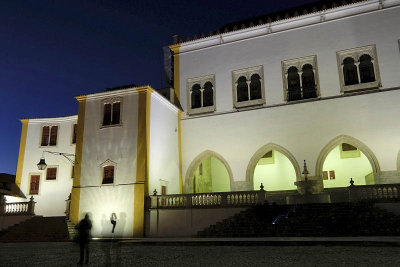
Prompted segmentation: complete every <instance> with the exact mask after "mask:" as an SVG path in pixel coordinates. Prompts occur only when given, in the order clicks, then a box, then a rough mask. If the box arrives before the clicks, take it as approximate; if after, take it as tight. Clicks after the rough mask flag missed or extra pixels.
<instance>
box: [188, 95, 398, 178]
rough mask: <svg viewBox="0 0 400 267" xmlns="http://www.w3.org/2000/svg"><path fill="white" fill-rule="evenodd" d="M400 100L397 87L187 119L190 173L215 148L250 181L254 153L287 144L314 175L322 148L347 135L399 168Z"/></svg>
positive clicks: (385, 164)
mask: <svg viewBox="0 0 400 267" xmlns="http://www.w3.org/2000/svg"><path fill="white" fill-rule="evenodd" d="M399 101H400V90H392V91H384V92H378V93H373V94H365V95H357V96H349V97H341V98H335V99H329V100H323V101H314V102H307V103H298V104H293V105H285V106H279V107H274V108H264V109H257V110H249V111H243V112H235V113H229V114H225V115H217V116H207V117H198V118H192V119H185V120H182V155H183V174H184V177H185V175H186V172H187V169H188V167H189V164H190V163H191V162H192V161H193V160H194V159H195V157H196V156H197V155H199V154H200V153H202V152H203V151H205V150H212V151H215V152H216V153H218V154H220V155H221V156H222V157H223V158H224V159H226V161H227V162H228V164H229V166H230V167H231V169H232V172H233V180H234V181H244V180H245V177H246V168H247V165H248V163H249V161H250V159H251V157H252V156H253V155H254V153H255V152H256V151H257V150H258V149H259V148H260V147H262V146H263V145H265V144H267V143H275V144H277V145H280V146H282V147H284V148H286V149H287V150H288V151H289V152H291V153H292V154H293V156H294V157H295V158H296V160H297V162H298V163H299V165H300V166H302V165H303V164H302V162H303V160H307V165H308V170H309V172H310V176H313V175H315V164H316V161H317V158H318V156H319V154H320V152H321V150H322V149H323V148H324V146H325V145H327V144H328V143H329V141H331V140H332V139H333V138H335V137H337V136H339V135H343V134H345V135H349V136H352V137H354V138H356V139H358V140H360V141H361V142H363V143H364V144H365V145H367V146H368V147H369V148H370V149H371V150H372V152H373V153H374V154H375V156H376V157H377V159H378V162H379V164H380V168H381V170H382V171H390V170H396V168H397V167H396V161H397V154H398V151H399V149H400V145H398V144H400V136H399V134H398V133H399V132H400V117H399V116H398V108H399V107H398V103H399ZM193 140H196V141H195V142H193Z"/></svg>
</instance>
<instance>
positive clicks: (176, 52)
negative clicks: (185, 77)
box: [169, 44, 181, 104]
mask: <svg viewBox="0 0 400 267" xmlns="http://www.w3.org/2000/svg"><path fill="white" fill-rule="evenodd" d="M180 47H181V45H180V44H175V45H170V46H169V49H171V51H172V52H173V53H174V89H175V95H176V97H177V99H178V102H180V101H181V92H180V80H179V78H180V71H179V65H180V64H179V60H180V59H179V48H180ZM175 104H176V103H175Z"/></svg>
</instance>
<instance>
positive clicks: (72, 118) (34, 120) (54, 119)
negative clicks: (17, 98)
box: [19, 115, 78, 123]
mask: <svg viewBox="0 0 400 267" xmlns="http://www.w3.org/2000/svg"><path fill="white" fill-rule="evenodd" d="M19 120H20V121H21V122H23V121H24V120H29V123H43V122H44V123H47V122H67V121H76V120H78V115H71V116H65V117H52V118H23V119H19Z"/></svg>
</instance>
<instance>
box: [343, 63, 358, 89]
mask: <svg viewBox="0 0 400 267" xmlns="http://www.w3.org/2000/svg"><path fill="white" fill-rule="evenodd" d="M343 75H344V85H353V84H358V74H357V66H356V65H355V64H354V59H353V58H351V57H347V58H345V59H344V60H343Z"/></svg>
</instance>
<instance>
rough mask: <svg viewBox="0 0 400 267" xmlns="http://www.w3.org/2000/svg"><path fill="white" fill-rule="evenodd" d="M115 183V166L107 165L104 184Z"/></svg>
mask: <svg viewBox="0 0 400 267" xmlns="http://www.w3.org/2000/svg"><path fill="white" fill-rule="evenodd" d="M112 183H114V166H105V167H104V175H103V184H112Z"/></svg>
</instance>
